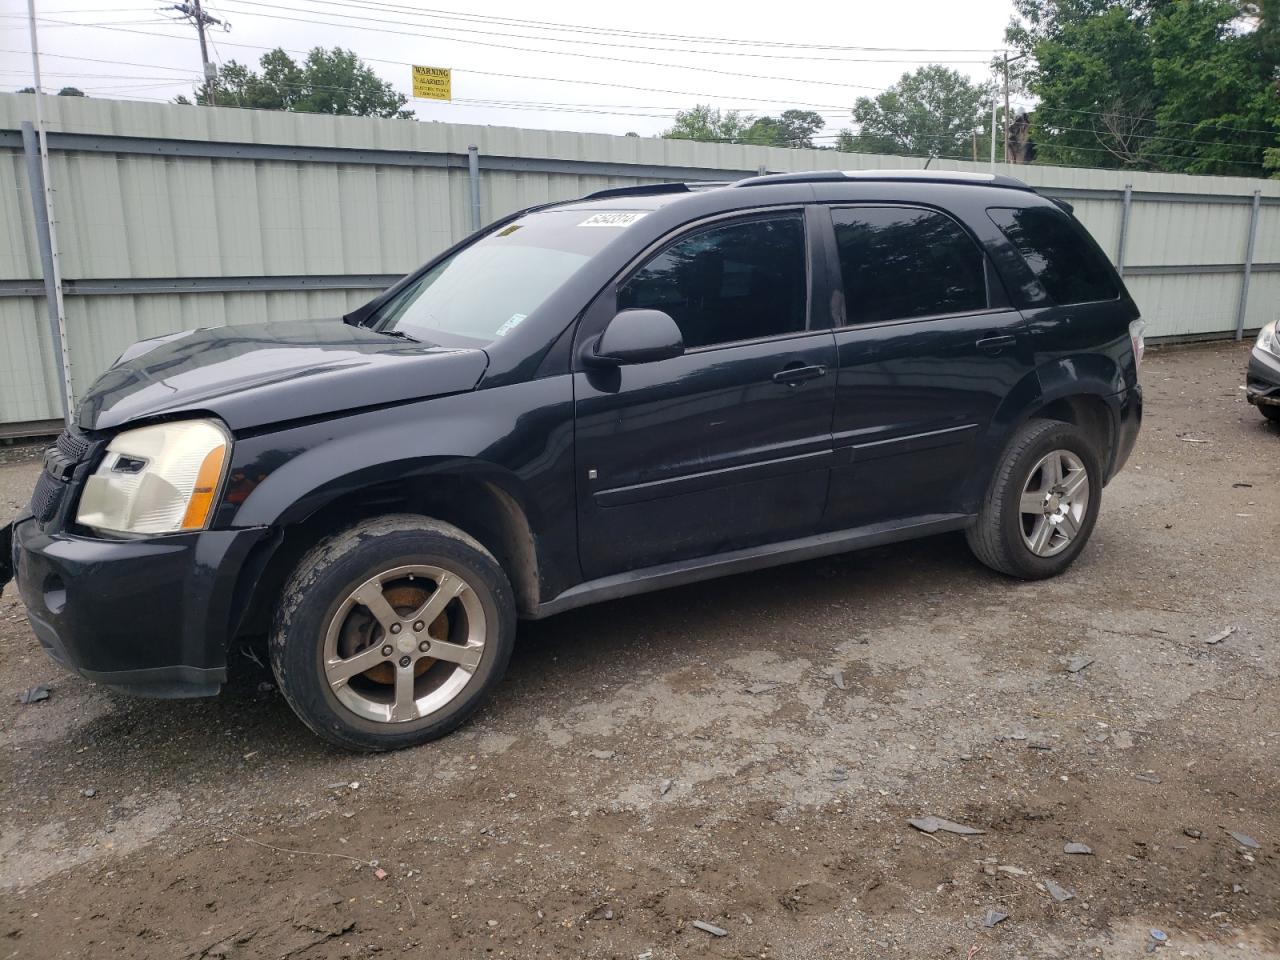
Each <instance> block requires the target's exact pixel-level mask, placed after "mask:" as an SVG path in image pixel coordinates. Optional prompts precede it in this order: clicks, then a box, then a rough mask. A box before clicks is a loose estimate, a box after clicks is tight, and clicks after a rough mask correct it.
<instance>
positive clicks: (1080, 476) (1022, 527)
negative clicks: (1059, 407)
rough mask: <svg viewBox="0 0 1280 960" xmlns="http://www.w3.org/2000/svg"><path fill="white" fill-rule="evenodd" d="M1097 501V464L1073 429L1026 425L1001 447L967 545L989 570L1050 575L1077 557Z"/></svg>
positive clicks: (1029, 577) (1054, 422) (1086, 441)
mask: <svg viewBox="0 0 1280 960" xmlns="http://www.w3.org/2000/svg"><path fill="white" fill-rule="evenodd" d="M1101 499H1102V464H1101V461H1100V459H1099V456H1098V453H1097V452H1096V451H1095V450H1094V448H1093V445H1092V444H1091V443H1090V442H1089V438H1088V437H1087V436H1086V435H1085V434H1084V432H1083V431H1081V430H1080V429H1079V428H1077V427H1075V426H1073V425H1071V424H1069V423H1062V422H1060V421H1057V420H1031V421H1029V422H1028V423H1027V424H1025V425H1024V426H1023V427H1022V428H1021V429H1020V430H1019V431H1018V432H1017V433H1016V434H1015V435H1014V437H1013V439H1012V440H1011V441H1010V442H1009V444H1008V446H1006V447H1005V450H1004V454H1003V455H1002V457H1001V460H1000V463H999V465H998V466H997V468H996V472H995V476H994V477H993V478H992V480H991V486H990V488H989V489H988V491H987V495H986V498H985V499H984V500H983V503H982V507H981V509H980V510H979V513H978V519H977V521H976V522H975V523H974V525H973V526H972V527H970V528H969V529H968V530H967V531H965V534H966V537H967V539H968V541H969V547H970V548H971V549H972V550H973V552H974V554H975V555H976V556H977V558H978V559H979V560H981V561H982V562H983V563H985V564H986V565H987V566H989V567H991V568H992V569H994V570H999V571H1000V572H1001V573H1006V574H1008V575H1009V576H1011V577H1018V578H1020V579H1023V580H1039V579H1042V578H1044V577H1052V576H1055V575H1057V574H1059V573H1061V572H1062V571H1063V570H1065V569H1066V568H1067V567H1069V566H1070V565H1071V564H1072V562H1074V560H1075V559H1076V557H1077V556H1079V555H1080V551H1081V550H1083V549H1084V546H1085V544H1086V543H1087V542H1088V540H1089V535H1090V534H1091V533H1092V532H1093V527H1094V523H1095V522H1096V521H1097V518H1098V508H1099V505H1100V503H1101Z"/></svg>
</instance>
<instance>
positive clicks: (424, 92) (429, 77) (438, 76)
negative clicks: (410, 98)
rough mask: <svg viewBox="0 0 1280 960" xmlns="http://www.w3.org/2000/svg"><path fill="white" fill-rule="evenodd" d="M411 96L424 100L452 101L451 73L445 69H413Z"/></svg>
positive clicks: (417, 67)
mask: <svg viewBox="0 0 1280 960" xmlns="http://www.w3.org/2000/svg"><path fill="white" fill-rule="evenodd" d="M413 95H414V96H415V97H421V98H423V99H426V100H452V99H453V71H452V70H450V69H448V68H447V67H419V66H417V65H416V64H415V65H414V68H413Z"/></svg>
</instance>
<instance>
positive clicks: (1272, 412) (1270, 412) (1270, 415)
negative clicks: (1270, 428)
mask: <svg viewBox="0 0 1280 960" xmlns="http://www.w3.org/2000/svg"><path fill="white" fill-rule="evenodd" d="M1258 412H1259V413H1260V414H1262V415H1263V416H1264V417H1266V418H1267V419H1268V420H1270V421H1271V422H1272V423H1280V406H1276V405H1275V404H1271V403H1260V404H1258Z"/></svg>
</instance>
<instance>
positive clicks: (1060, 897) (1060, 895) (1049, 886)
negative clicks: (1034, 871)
mask: <svg viewBox="0 0 1280 960" xmlns="http://www.w3.org/2000/svg"><path fill="white" fill-rule="evenodd" d="M1044 888H1045V890H1046V891H1047V892H1048V894H1049V896H1051V897H1053V899H1054V900H1056V901H1057V902H1058V903H1066V902H1067V901H1068V900H1074V899H1075V896H1076V895H1075V894H1074V893H1072V892H1071V891H1070V890H1068V889H1067V888H1066V887H1064V886H1062V885H1061V884H1059V883H1055V882H1054V881H1052V880H1049V879H1048V878H1046V879H1045V881H1044Z"/></svg>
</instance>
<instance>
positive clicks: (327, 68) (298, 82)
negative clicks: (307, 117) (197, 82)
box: [176, 47, 413, 120]
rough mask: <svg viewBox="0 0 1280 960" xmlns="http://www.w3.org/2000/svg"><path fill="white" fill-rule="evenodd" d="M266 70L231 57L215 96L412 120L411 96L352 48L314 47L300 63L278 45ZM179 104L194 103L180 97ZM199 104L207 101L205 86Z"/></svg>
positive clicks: (263, 105)
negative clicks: (257, 70) (383, 77)
mask: <svg viewBox="0 0 1280 960" xmlns="http://www.w3.org/2000/svg"><path fill="white" fill-rule="evenodd" d="M258 65H259V67H260V68H261V72H255V71H254V70H253V69H252V68H250V67H247V66H245V65H244V64H241V63H237V62H236V61H235V60H229V61H227V63H226V64H225V65H224V66H223V67H222V69H221V70H219V71H218V78H217V80H216V81H215V84H214V97H215V99H216V101H217V102H218V103H219V104H221V105H224V106H237V107H251V108H254V109H258V110H288V111H292V112H295V113H327V114H333V115H337V116H355V117H396V118H401V119H406V120H407V119H412V117H413V111H411V110H404V109H402V108H403V107H404V105H405V104H406V103H408V101H409V98H408V97H406V96H405V95H404V94H402V93H399V92H397V91H396V89H395V88H394V87H392V86H391V84H389V83H387V82H386V81H384V80H382V79H380V78H379V77H378V75H377V74H376V73H374V72H373V70H372V69H371V68H370V67H368V66H367V65H366V64H365V63H364V62H363V61H361V60H360V58H359V57H357V56H356V55H355V54H354V53H352V52H351V51H350V50H343V49H341V48H339V47H334V48H333V49H332V50H325V49H324V48H323V47H316V48H314V49H313V50H312V51H311V52H310V53H309V54H307V59H306V60H305V61H304V62H303V63H302V64H298V63H297V62H296V61H294V59H293V58H292V57H290V56H289V55H288V54H287V53H285V52H284V51H283V50H281V49H279V48H277V49H275V50H272V51H271V52H270V53H266V54H263V56H262V59H261V60H260V61H259V62H258ZM176 102H178V103H187V102H190V101H188V100H186V98H185V97H179V98H178V100H177V101H176ZM196 103H199V104H204V103H206V98H205V92H204V88H203V87H201V88H200V89H199V90H197V92H196Z"/></svg>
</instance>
